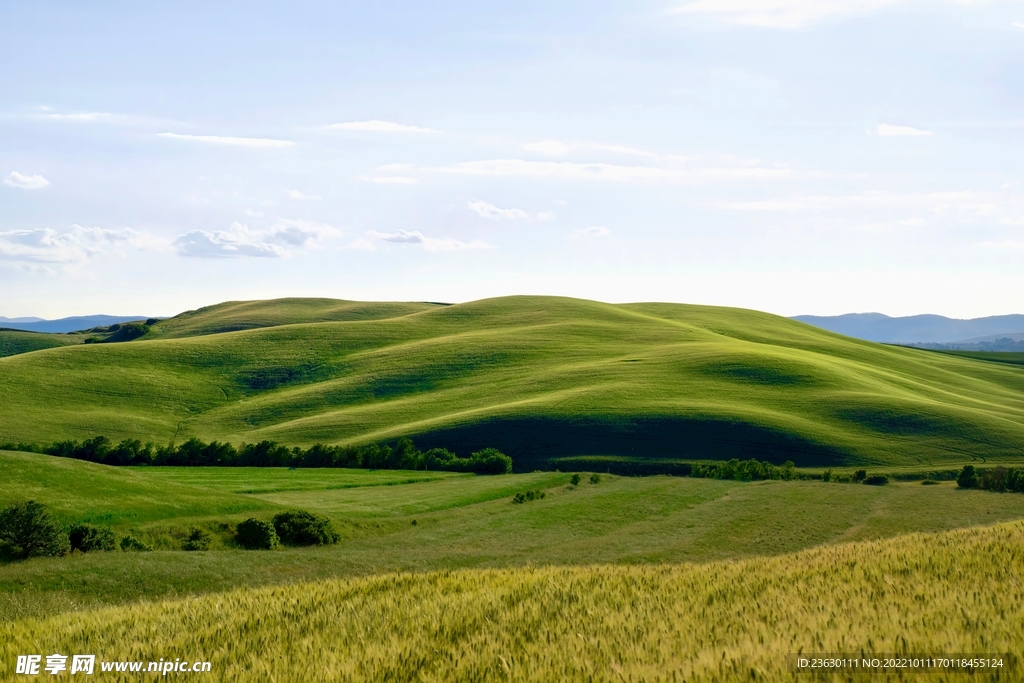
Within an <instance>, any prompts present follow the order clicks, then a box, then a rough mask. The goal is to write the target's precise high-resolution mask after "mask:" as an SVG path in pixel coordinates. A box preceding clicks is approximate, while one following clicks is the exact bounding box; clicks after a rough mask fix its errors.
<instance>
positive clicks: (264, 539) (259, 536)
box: [235, 517, 280, 550]
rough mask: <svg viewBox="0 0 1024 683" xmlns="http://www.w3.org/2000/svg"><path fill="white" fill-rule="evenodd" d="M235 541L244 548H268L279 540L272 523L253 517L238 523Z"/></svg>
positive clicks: (275, 545)
mask: <svg viewBox="0 0 1024 683" xmlns="http://www.w3.org/2000/svg"><path fill="white" fill-rule="evenodd" d="M235 541H236V542H237V543H238V545H240V546H242V547H243V548H245V549H246V550H270V549H271V548H276V547H277V545H278V544H279V542H280V540H279V539H278V537H277V531H276V530H275V529H274V525H273V524H271V523H270V522H268V521H267V520H265V519H255V518H253V517H250V518H249V519H247V520H245V521H244V522H242V523H240V524H239V525H238V528H237V529H236V530H235Z"/></svg>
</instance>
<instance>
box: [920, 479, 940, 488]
mask: <svg viewBox="0 0 1024 683" xmlns="http://www.w3.org/2000/svg"><path fill="white" fill-rule="evenodd" d="M938 483H939V482H937V481H935V480H934V479H925V480H924V481H922V482H921V485H922V486H937V485H938Z"/></svg>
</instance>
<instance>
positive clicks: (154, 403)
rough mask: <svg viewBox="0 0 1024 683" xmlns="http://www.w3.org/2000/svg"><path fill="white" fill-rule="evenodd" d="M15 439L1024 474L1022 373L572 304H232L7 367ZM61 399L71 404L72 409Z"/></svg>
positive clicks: (797, 333) (733, 318) (800, 332)
mask: <svg viewBox="0 0 1024 683" xmlns="http://www.w3.org/2000/svg"><path fill="white" fill-rule="evenodd" d="M0 375H2V376H3V377H4V382H3V383H0V404H3V405H4V410H3V411H2V412H0V435H2V437H3V439H4V440H5V441H12V442H17V441H26V442H32V443H40V444H42V443H49V442H52V441H56V440H60V439H83V438H87V437H90V436H95V435H103V436H107V437H109V438H110V439H112V440H114V441H118V440H120V439H122V438H137V439H140V440H142V441H153V442H155V443H157V444H166V443H169V442H172V441H173V442H178V443H180V442H181V441H183V440H185V439H187V438H189V437H191V436H196V437H199V438H202V439H204V440H206V441H210V440H213V439H218V440H221V441H229V442H231V443H234V444H241V443H242V442H249V443H253V442H256V441H260V440H263V439H269V440H274V441H278V442H280V443H283V444H285V445H288V446H296V445H297V446H304V447H306V446H310V445H312V444H314V443H317V442H322V443H330V444H359V443H368V442H385V441H394V440H396V439H398V438H401V437H412V438H414V440H415V441H416V443H417V445H419V446H420V447H421V448H425V449H426V448H431V447H434V446H441V447H446V448H449V449H451V450H454V451H456V452H458V453H459V454H460V455H465V454H466V453H468V452H470V451H473V450H478V449H480V448H484V447H489V446H493V447H496V448H498V449H500V450H502V451H503V452H505V453H507V454H509V455H511V456H512V457H513V459H514V461H515V463H516V470H517V471H520V472H522V471H531V470H533V469H535V468H538V467H540V468H545V467H548V464H549V460H550V459H551V458H556V457H574V456H619V457H626V458H630V459H633V460H646V459H657V458H702V459H704V458H707V459H720V458H731V457H739V458H750V457H756V458H759V459H762V460H772V461H775V462H778V463H781V462H782V461H783V460H793V461H794V462H796V464H797V465H800V466H835V465H853V464H891V465H897V464H907V465H913V464H930V463H936V464H941V463H962V462H967V461H971V460H978V461H984V460H986V459H1014V458H1019V457H1020V454H1021V446H1022V444H1024V391H1022V390H1024V368H1022V367H1021V366H1019V365H1014V364H1012V363H997V362H990V361H986V360H981V359H976V358H968V357H963V356H958V355H955V354H943V353H932V352H926V351H921V350H916V349H906V348H899V347H889V346H883V345H879V344H873V343H870V342H863V341H858V340H854V339H850V338H846V337H841V336H839V335H835V334H832V333H829V332H825V331H823V330H820V329H817V328H813V327H810V326H808V325H804V324H802V323H799V322H795V321H792V320H788V319H785V318H780V317H777V316H772V315H768V314H764V313H758V312H756V311H748V310H741V309H727V308H715V307H705V306H687V305H677V304H622V305H611V304H603V303H598V302H593V301H583V300H576V299H563V298H554V297H507V298H502V299H490V300H484V301H477V302H471V303H466V304H459V305H451V306H443V305H436V304H358V303H353V302H339V301H331V300H322V299H316V300H307V299H295V300H277V301H269V302H230V303H226V304H221V305H218V306H213V307H209V308H207V309H200V310H198V311H194V312H188V313H185V314H182V315H180V316H177V317H175V318H171V319H169V320H164V321H160V322H158V323H156V324H154V325H153V326H152V328H151V331H150V332H149V333H148V334H147V335H146V336H144V337H142V338H141V339H138V340H135V341H131V342H125V343H110V344H89V345H76V346H67V347H62V348H53V349H46V350H40V351H34V352H31V353H23V354H19V355H13V356H8V357H5V358H0ZM56 396H59V397H60V400H59V401H55V400H53V397H56Z"/></svg>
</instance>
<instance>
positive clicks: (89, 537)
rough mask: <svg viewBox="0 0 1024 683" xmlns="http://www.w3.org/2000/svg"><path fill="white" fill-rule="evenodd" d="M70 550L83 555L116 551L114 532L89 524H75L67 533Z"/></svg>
mask: <svg viewBox="0 0 1024 683" xmlns="http://www.w3.org/2000/svg"><path fill="white" fill-rule="evenodd" d="M68 540H69V541H70V542H71V549H72V550H77V551H79V552H83V553H90V552H94V551H97V550H102V551H111V550H117V539H116V538H115V537H114V532H113V531H111V530H110V529H105V528H103V527H99V526H93V525H91V524H76V525H75V526H73V527H71V530H70V531H68Z"/></svg>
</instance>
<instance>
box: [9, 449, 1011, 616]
mask: <svg viewBox="0 0 1024 683" xmlns="http://www.w3.org/2000/svg"><path fill="white" fill-rule="evenodd" d="M0 470H2V471H3V472H4V474H5V479H6V481H5V485H4V486H3V487H0V505H7V504H9V503H11V502H15V501H17V500H25V499H34V500H37V501H39V502H42V503H45V504H46V505H47V506H48V507H49V508H50V509H51V511H52V512H53V513H54V515H55V516H56V517H57V518H58V519H59V520H60V521H61V522H63V523H65V524H69V525H70V524H73V523H76V522H89V523H92V524H98V525H101V526H107V527H110V528H112V529H113V530H114V531H115V532H116V533H118V534H125V533H131V534H133V535H135V536H137V537H139V538H142V539H144V540H145V541H146V542H148V543H150V544H151V545H152V546H154V547H155V548H156V550H155V551H154V552H148V553H121V552H113V553H87V554H84V555H81V554H78V555H73V556H70V557H65V558H36V559H32V560H28V561H24V562H7V563H0V618H2V619H5V620H12V619H20V618H28V617H37V616H42V615H47V614H54V613H59V612H71V611H81V610H91V609H96V608H99V607H103V606H106V605H120V604H126V603H132V602H135V601H140V600H141V601H152V600H159V599H165V598H168V597H175V596H186V595H196V594H206V593H213V592H219V591H225V590H230V589H233V588H237V587H240V586H250V587H254V586H262V585H280V584H291V583H295V582H299V581H314V580H322V579H328V578H339V577H342V578H344V577H366V576H374V575H380V574H385V573H392V572H415V573H417V574H419V573H423V572H431V571H440V570H457V569H483V568H494V569H499V568H514V567H524V566H534V567H537V566H580V565H593V564H615V565H661V564H679V563H694V562H698V563H703V562H708V561H712V560H739V559H743V558H751V557H756V556H776V555H782V554H786V553H792V552H797V551H800V550H803V549H808V548H812V547H816V546H820V545H823V544H826V545H828V544H836V543H845V542H849V541H861V540H870V539H885V538H893V537H897V536H899V535H900V534H906V533H912V532H939V531H944V530H950V529H958V528H965V527H973V526H977V525H991V524H996V523H1002V522H1009V521H1012V520H1019V519H1024V496H1022V495H1019V494H994V493H989V492H985V491H961V490H958V489H956V487H955V484H954V483H952V482H947V483H942V484H939V485H935V486H922V485H921V484H920V483H919V482H914V483H894V484H889V485H888V486H884V487H876V486H864V485H860V484H837V483H823V482H820V481H765V482H747V483H744V482H735V481H716V480H704V479H690V478H681V477H667V476H656V477H616V476H609V475H602V476H601V479H600V481H599V482H598V483H596V484H592V483H590V481H589V478H588V477H584V478H583V480H582V481H581V482H580V484H579V485H578V486H571V485H570V484H569V477H570V475H569V474H566V473H559V472H537V473H529V474H514V475H499V476H475V475H464V474H449V473H435V472H401V471H386V472H385V471H366V470H322V469H321V470H288V469H283V468H274V469H269V468H261V469H248V468H194V469H188V468H112V467H107V466H103V465H96V464H92V463H86V462H80V461H74V460H66V459H61V458H55V457H51V456H44V455H38V454H29V453H6V452H0ZM526 490H541V491H543V492H545V494H546V495H545V497H544V498H543V499H541V500H536V501H532V502H528V503H524V504H521V505H517V504H513V503H512V502H511V499H512V496H513V495H514V494H515V493H517V492H522V491H526ZM293 508H301V509H306V510H310V511H314V512H318V513H321V514H325V515H327V516H328V517H329V518H331V520H332V521H333V522H334V524H335V526H336V527H337V528H338V530H339V531H340V532H341V536H342V539H341V542H340V543H339V544H337V545H334V546H326V547H319V548H284V549H280V550H275V551H244V550H240V549H238V548H237V547H235V545H234V543H233V542H232V538H231V529H232V528H233V526H234V525H235V524H237V523H238V522H239V521H241V520H243V519H245V518H247V517H252V516H254V517H259V518H262V519H270V518H271V517H272V516H273V515H274V514H275V513H276V512H279V511H282V510H286V509H293ZM414 522H415V524H414ZM194 526H198V527H200V528H203V529H206V530H208V531H209V532H210V533H211V534H212V535H213V537H214V543H213V545H212V546H211V550H210V551H208V552H184V551H181V550H178V548H180V547H181V545H180V544H181V540H182V538H183V537H184V534H185V533H186V532H187V531H188V530H189V529H190V528H192V527H194Z"/></svg>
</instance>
